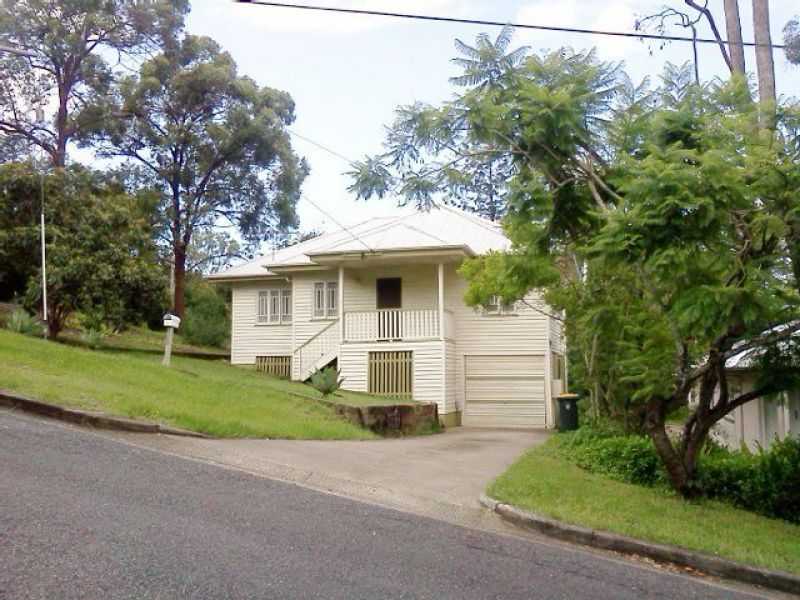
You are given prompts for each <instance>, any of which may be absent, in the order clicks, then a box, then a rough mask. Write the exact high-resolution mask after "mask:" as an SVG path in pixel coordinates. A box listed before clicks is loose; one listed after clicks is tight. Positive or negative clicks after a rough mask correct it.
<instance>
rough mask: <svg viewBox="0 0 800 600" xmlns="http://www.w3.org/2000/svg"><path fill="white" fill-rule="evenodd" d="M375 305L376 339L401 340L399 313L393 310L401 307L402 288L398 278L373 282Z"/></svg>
mask: <svg viewBox="0 0 800 600" xmlns="http://www.w3.org/2000/svg"><path fill="white" fill-rule="evenodd" d="M375 304H376V306H377V307H378V339H380V340H399V339H402V337H403V332H402V329H403V324H402V319H401V313H400V311H398V310H395V309H398V308H400V307H401V306H402V305H403V286H402V284H401V279H400V278H399V277H386V278H383V279H376V280H375Z"/></svg>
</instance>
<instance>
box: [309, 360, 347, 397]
mask: <svg viewBox="0 0 800 600" xmlns="http://www.w3.org/2000/svg"><path fill="white" fill-rule="evenodd" d="M343 382H344V379H342V377H341V374H340V373H339V369H335V368H334V367H325V368H324V369H322V370H319V369H317V370H316V371H314V372H313V373H312V374H311V386H312V387H313V388H314V389H315V390H317V391H318V392H319V393H321V394H322V396H323V397H324V398H327V397H328V396H330V395H331V394H333V393H334V392H335V391H336V390H338V389H339V388H340V387H342V383H343Z"/></svg>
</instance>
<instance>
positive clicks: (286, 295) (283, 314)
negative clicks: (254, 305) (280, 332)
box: [256, 290, 292, 325]
mask: <svg viewBox="0 0 800 600" xmlns="http://www.w3.org/2000/svg"><path fill="white" fill-rule="evenodd" d="M256 320H257V322H258V323H261V324H270V325H279V324H281V323H291V321H292V290H264V291H261V292H258V314H257V319H256Z"/></svg>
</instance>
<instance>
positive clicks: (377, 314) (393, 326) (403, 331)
mask: <svg viewBox="0 0 800 600" xmlns="http://www.w3.org/2000/svg"><path fill="white" fill-rule="evenodd" d="M344 318H345V321H344V339H345V341H348V342H376V341H384V340H386V341H389V340H428V339H437V338H438V337H439V326H440V323H439V311H438V310H436V309H412V310H402V309H393V308H391V309H379V310H372V311H361V312H348V313H345V315H344Z"/></svg>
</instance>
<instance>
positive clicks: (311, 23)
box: [187, 0, 800, 231]
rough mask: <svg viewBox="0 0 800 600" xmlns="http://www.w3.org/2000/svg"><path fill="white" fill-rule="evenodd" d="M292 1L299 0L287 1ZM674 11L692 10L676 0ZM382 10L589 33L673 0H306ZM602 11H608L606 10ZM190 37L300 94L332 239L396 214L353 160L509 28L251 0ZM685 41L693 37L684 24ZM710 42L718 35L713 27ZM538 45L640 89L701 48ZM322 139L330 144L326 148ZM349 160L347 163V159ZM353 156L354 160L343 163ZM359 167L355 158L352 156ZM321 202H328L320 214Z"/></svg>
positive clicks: (745, 6)
mask: <svg viewBox="0 0 800 600" xmlns="http://www.w3.org/2000/svg"><path fill="white" fill-rule="evenodd" d="M287 1H288V0H287ZM668 2H669V4H670V5H671V6H680V5H682V4H683V2H680V1H678V0H668ZM296 3H298V4H301V3H307V4H317V5H323V6H336V7H347V8H361V9H370V10H388V11H395V12H405V13H417V14H429V15H439V16H451V17H459V18H472V19H485V20H493V21H501V22H516V23H529V24H536V25H557V26H567V27H578V28H587V29H601V30H603V29H604V30H618V31H633V28H634V22H635V20H636V17H637V16H641V15H645V14H651V13H654V12H658V11H659V10H660V9H661V8H662V7H663V6H664V4H665V0H661V1H651V0H640V1H626V0H620V1H614V0H609V1H605V2H602V3H601V2H597V1H593V0H561V1H552V0H551V1H543V0H541V1H525V0H495V1H491V2H489V1H485V0H484V1H479V0H296ZM740 5H741V9H740V10H741V20H742V29H743V37H744V39H745V40H752V13H751V11H750V2H748V1H747V0H742V1H741V2H740ZM601 6H602V10H599V7H601ZM710 7H711V8H712V10H714V11H715V13H716V16H717V23H718V25H719V26H720V27H721V28H722V29H723V30H724V19H723V17H722V0H711V1H710ZM770 11H771V15H770V16H771V29H772V39H773V43H780V42H781V41H782V34H781V30H782V29H783V26H784V25H785V23H786V22H787V21H788V20H789V19H790V18H791V17H792V16H793V14H796V13H797V12H798V5H797V3H796V0H771V2H770ZM187 29H188V31H189V32H190V33H192V34H195V35H207V36H209V37H212V38H214V39H215V40H216V41H217V42H219V43H220V44H221V45H222V47H223V48H224V49H225V50H227V51H228V52H230V53H231V55H232V56H233V58H234V59H235V60H236V62H237V64H238V66H239V70H240V73H241V74H244V75H247V76H249V77H252V78H253V79H254V80H256V81H257V82H258V83H259V84H260V85H262V86H269V87H273V88H277V89H281V90H284V91H286V92H289V93H290V94H291V96H292V97H293V98H294V101H295V104H296V108H295V111H296V117H297V120H296V121H295V123H294V124H293V125H292V126H291V127H290V129H291V130H292V131H293V132H295V133H296V134H297V135H296V136H295V137H294V138H293V145H294V148H295V150H296V151H297V153H298V154H299V155H301V156H304V157H305V158H306V160H307V161H308V163H309V164H310V167H311V173H310V175H309V176H308V178H307V179H306V181H305V183H304V185H303V196H304V197H303V198H302V199H301V200H300V202H299V204H298V206H297V210H298V214H299V216H300V228H301V230H303V231H308V230H321V231H330V230H334V229H338V228H339V224H344V225H347V224H351V223H356V222H358V221H361V220H365V219H367V218H370V217H372V216H376V215H389V214H394V213H395V212H396V211H397V210H398V208H397V206H396V201H395V200H393V199H384V200H370V201H368V202H364V201H356V200H355V198H354V196H353V194H351V193H350V192H348V191H347V187H348V185H349V184H350V180H349V177H347V176H346V175H345V172H346V171H347V170H348V169H349V166H348V160H357V159H361V158H363V157H364V156H366V155H374V154H377V153H379V152H380V151H381V144H382V142H383V138H384V134H385V126H386V125H388V124H390V123H391V122H392V120H393V113H394V110H395V109H396V108H397V107H398V106H400V105H406V104H411V103H413V102H416V101H422V102H428V103H432V104H435V103H438V102H441V101H444V100H447V99H449V98H450V97H451V96H452V95H453V94H454V93H455V92H456V91H457V89H456V88H455V87H454V86H452V85H451V84H449V82H448V78H449V77H452V76H453V75H457V74H458V70H457V68H456V67H455V66H454V65H453V64H451V62H450V59H451V58H453V57H455V56H457V52H456V50H455V48H454V45H453V44H454V40H455V39H456V38H459V39H461V40H462V41H464V42H466V43H468V44H470V45H472V44H473V43H474V40H475V37H476V36H477V35H478V34H479V33H481V32H482V31H487V32H488V33H489V34H490V35H491V36H492V37H494V36H495V35H496V34H497V33H498V31H499V28H496V27H495V28H491V27H485V26H475V25H461V24H443V23H436V22H423V21H411V20H404V19H393V18H388V17H374V16H362V15H340V14H332V13H322V12H312V11H301V10H295V9H288V8H272V7H266V6H259V5H253V4H239V3H236V2H234V1H233V0H193V1H192V12H191V14H190V15H189V18H188V21H187ZM673 33H675V34H678V35H686V33H687V32H685V31H683V30H680V29H679V28H675V29H674V31H673ZM698 34H699V35H700V36H701V37H711V36H710V32H709V31H708V30H707V28H705V27H704V26H703V27H702V28H701V29H700V30H699V32H698ZM520 45H528V46H530V47H531V48H532V50H534V51H540V50H547V49H551V50H552V49H557V48H560V47H562V46H571V47H572V48H575V49H579V50H583V49H590V48H592V47H596V48H597V52H598V55H599V57H600V59H602V60H605V61H623V62H624V67H625V70H626V71H627V72H628V74H629V75H630V76H631V77H632V79H633V80H634V81H636V82H638V81H641V80H642V79H643V78H644V77H648V76H649V77H657V76H658V75H659V74H660V73H661V71H662V69H663V66H664V64H665V63H666V62H673V63H676V64H682V63H684V62H686V61H687V60H691V56H692V51H691V44H688V43H681V42H673V43H670V44H667V45H666V46H665V47H664V48H660V47H659V44H658V43H657V42H651V43H650V44H647V43H644V42H641V41H639V40H636V39H627V38H614V37H604V36H595V35H580V34H565V33H551V32H541V31H532V30H524V29H518V30H517V32H516V34H515V37H514V42H513V43H512V47H517V46H520ZM699 52H700V58H699V61H698V62H699V68H700V76H701V78H702V79H705V80H707V79H712V78H713V77H717V76H719V77H724V76H726V74H727V68H726V67H725V64H724V62H723V60H722V58H721V56H720V53H719V50H718V49H717V48H716V47H714V46H711V45H705V44H704V45H701V46H700V50H699ZM746 61H747V68H748V70H754V69H755V57H754V54H753V51H752V50H746ZM775 70H776V83H777V89H778V94H779V95H784V96H795V97H800V67H794V66H792V65H789V63H788V62H787V61H786V58H785V57H784V55H783V53H782V52H780V51H776V52H775ZM300 136H302V137H303V138H307V140H312V141H313V142H316V143H317V144H319V145H322V146H324V147H326V148H328V149H329V150H330V151H332V152H329V151H326V150H323V149H322V148H320V147H319V146H318V145H315V144H313V143H310V142H309V141H306V139H302V138H301V137H300ZM337 154H338V155H341V156H337ZM342 157H344V158H342ZM345 159H348V160H345ZM315 205H316V206H315Z"/></svg>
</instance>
